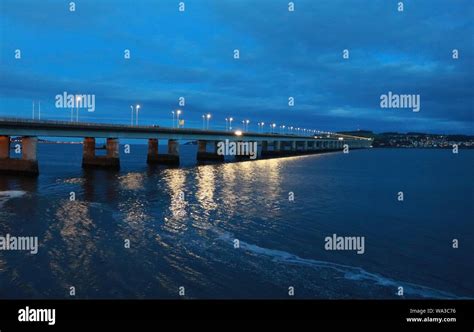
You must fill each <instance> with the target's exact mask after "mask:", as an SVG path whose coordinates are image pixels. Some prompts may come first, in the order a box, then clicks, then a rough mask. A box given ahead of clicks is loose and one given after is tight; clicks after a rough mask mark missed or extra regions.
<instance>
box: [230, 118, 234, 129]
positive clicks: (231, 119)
mask: <svg viewBox="0 0 474 332" xmlns="http://www.w3.org/2000/svg"><path fill="white" fill-rule="evenodd" d="M233 120H234V119H233V118H229V130H232V121H233Z"/></svg>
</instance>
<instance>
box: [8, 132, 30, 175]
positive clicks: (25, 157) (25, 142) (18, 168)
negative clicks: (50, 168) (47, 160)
mask: <svg viewBox="0 0 474 332" xmlns="http://www.w3.org/2000/svg"><path fill="white" fill-rule="evenodd" d="M21 145H22V147H21V158H10V137H9V136H0V173H8V174H18V175H31V176H37V175H38V174H39V169H38V160H37V157H36V154H37V153H36V150H37V147H38V138H37V137H35V136H24V137H22V138H21Z"/></svg>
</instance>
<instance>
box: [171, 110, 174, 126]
mask: <svg viewBox="0 0 474 332" xmlns="http://www.w3.org/2000/svg"><path fill="white" fill-rule="evenodd" d="M171 114H173V122H172V125H171V126H172V127H173V128H174V111H171Z"/></svg>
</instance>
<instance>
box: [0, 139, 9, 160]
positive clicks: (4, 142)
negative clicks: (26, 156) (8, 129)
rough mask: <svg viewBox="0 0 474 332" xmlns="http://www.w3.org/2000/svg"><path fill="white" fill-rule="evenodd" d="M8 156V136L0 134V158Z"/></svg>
mask: <svg viewBox="0 0 474 332" xmlns="http://www.w3.org/2000/svg"><path fill="white" fill-rule="evenodd" d="M8 158H10V136H0V159H8Z"/></svg>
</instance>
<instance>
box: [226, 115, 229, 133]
mask: <svg viewBox="0 0 474 332" xmlns="http://www.w3.org/2000/svg"><path fill="white" fill-rule="evenodd" d="M228 121H229V119H227V118H225V130H226V131H227V129H228V128H229V126H228V124H227V122H228Z"/></svg>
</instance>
